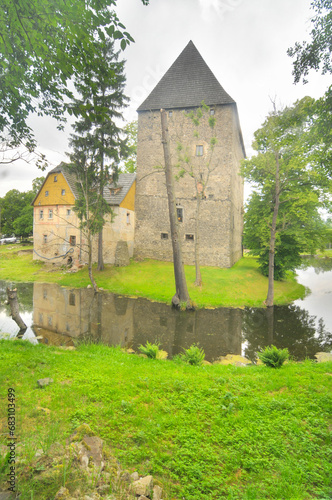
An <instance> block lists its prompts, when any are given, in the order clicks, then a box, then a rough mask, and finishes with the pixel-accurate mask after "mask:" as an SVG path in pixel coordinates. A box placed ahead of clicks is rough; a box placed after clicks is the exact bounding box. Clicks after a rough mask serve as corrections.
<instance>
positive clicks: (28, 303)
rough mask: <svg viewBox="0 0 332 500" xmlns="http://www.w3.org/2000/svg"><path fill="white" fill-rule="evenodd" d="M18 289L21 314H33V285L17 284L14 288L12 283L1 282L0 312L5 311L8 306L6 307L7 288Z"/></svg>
mask: <svg viewBox="0 0 332 500" xmlns="http://www.w3.org/2000/svg"><path fill="white" fill-rule="evenodd" d="M8 286H9V288H17V296H18V300H19V304H20V313H25V312H27V313H32V311H33V299H32V294H33V283H17V284H15V286H13V283H12V282H9V281H2V280H1V281H0V311H4V310H5V309H6V308H7V307H8V306H7V305H4V303H5V302H6V301H7V292H6V290H7V287H8ZM6 310H7V309H6Z"/></svg>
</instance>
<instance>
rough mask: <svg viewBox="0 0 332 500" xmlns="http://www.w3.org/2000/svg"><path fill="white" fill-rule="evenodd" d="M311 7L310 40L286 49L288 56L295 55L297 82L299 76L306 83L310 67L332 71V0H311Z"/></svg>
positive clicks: (322, 70)
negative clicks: (312, 14)
mask: <svg viewBox="0 0 332 500" xmlns="http://www.w3.org/2000/svg"><path fill="white" fill-rule="evenodd" d="M311 7H312V9H313V10H314V11H315V15H314V17H313V18H312V19H311V22H312V24H313V29H312V31H311V33H310V34H311V41H310V42H302V44H301V43H296V44H295V45H294V47H292V48H289V49H288V51H287V53H288V55H289V56H291V57H295V60H294V63H293V65H294V66H293V75H294V81H295V83H298V82H299V81H300V80H301V77H302V79H303V83H306V82H307V76H308V74H309V71H310V70H311V69H314V70H316V71H317V70H319V69H321V72H322V74H326V73H332V59H331V52H332V0H313V2H312V3H311Z"/></svg>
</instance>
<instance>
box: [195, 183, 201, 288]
mask: <svg viewBox="0 0 332 500" xmlns="http://www.w3.org/2000/svg"><path fill="white" fill-rule="evenodd" d="M196 195H197V202H196V221H195V231H196V234H195V269H196V280H195V285H196V286H202V276H201V270H200V267H199V213H200V206H201V197H200V193H198V192H196Z"/></svg>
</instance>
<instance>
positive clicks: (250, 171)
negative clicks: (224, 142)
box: [242, 97, 320, 306]
mask: <svg viewBox="0 0 332 500" xmlns="http://www.w3.org/2000/svg"><path fill="white" fill-rule="evenodd" d="M313 112H314V100H313V99H311V98H308V97H305V98H303V99H302V100H301V101H298V102H296V103H295V104H294V106H292V107H289V108H285V109H284V110H282V111H277V110H276V109H274V111H273V112H272V113H271V114H270V115H269V116H268V118H267V119H266V121H265V123H264V124H263V126H262V128H260V129H259V130H257V131H256V132H255V141H254V144H253V147H254V149H255V150H256V151H257V155H256V156H254V157H252V158H251V159H250V160H245V161H244V162H243V166H242V174H243V175H244V177H245V179H246V180H248V181H249V182H250V183H252V184H253V186H254V187H255V192H254V194H253V195H252V197H251V200H250V203H249V215H250V214H251V217H250V218H247V221H246V224H247V231H248V225H249V226H250V227H251V229H250V230H251V232H254V231H256V232H257V233H258V231H259V230H260V237H261V242H260V245H261V250H262V249H263V250H264V248H265V249H266V248H268V256H269V259H268V277H269V285H268V293H267V298H266V305H267V306H272V305H273V298H274V272H275V254H276V249H277V248H280V247H281V244H282V241H284V244H285V243H286V241H285V234H288V239H287V243H288V244H289V245H290V248H291V249H292V250H291V251H293V252H296V251H298V246H296V244H295V243H297V244H298V243H299V241H300V238H301V237H302V238H303V235H304V228H305V226H306V223H307V221H308V220H309V219H310V218H311V217H312V216H313V215H316V214H317V207H318V206H319V204H320V191H319V190H318V189H317V188H316V187H315V185H316V180H317V179H316V172H315V171H313V168H312V165H311V163H310V157H309V156H308V155H309V153H310V151H309V152H308V143H307V141H306V135H307V131H308V128H309V127H310V124H311V119H312V114H313ZM253 215H255V216H253ZM258 228H260V229H258ZM301 228H302V229H303V231H302V232H301V231H300V232H299V230H300V229H301ZM299 234H300V235H301V236H299ZM281 235H283V238H281Z"/></svg>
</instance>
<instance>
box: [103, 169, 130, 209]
mask: <svg viewBox="0 0 332 500" xmlns="http://www.w3.org/2000/svg"><path fill="white" fill-rule="evenodd" d="M135 179H136V174H120V175H119V178H118V180H117V182H116V184H113V183H112V184H110V185H109V186H106V187H105V188H104V198H105V200H106V201H107V203H109V204H110V205H120V203H122V201H123V200H124V198H125V196H126V194H127V193H128V191H129V189H130V188H131V186H132V184H133V182H134V180H135ZM113 190H115V193H114V194H113V193H112V191H113Z"/></svg>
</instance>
